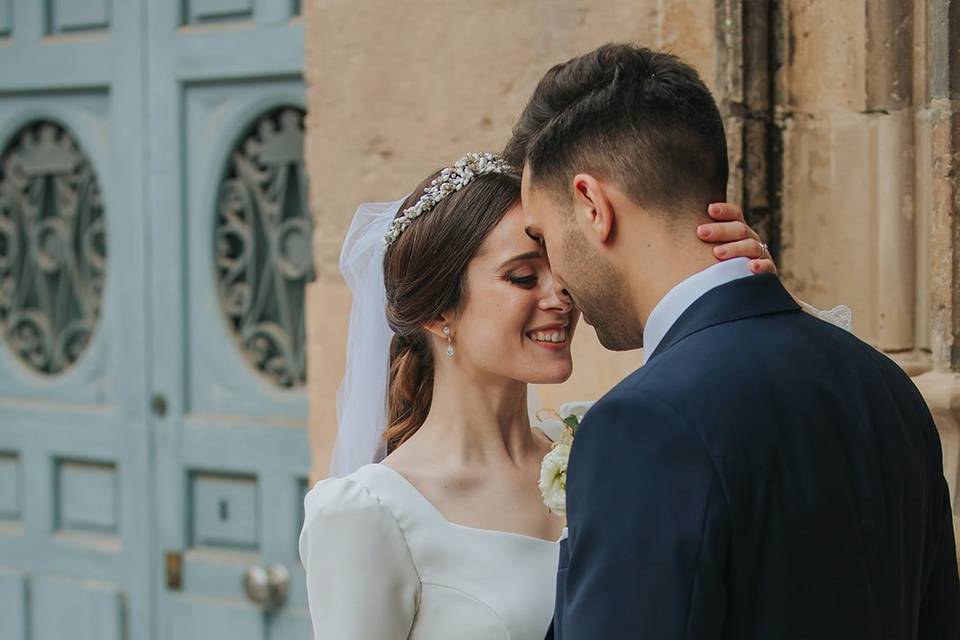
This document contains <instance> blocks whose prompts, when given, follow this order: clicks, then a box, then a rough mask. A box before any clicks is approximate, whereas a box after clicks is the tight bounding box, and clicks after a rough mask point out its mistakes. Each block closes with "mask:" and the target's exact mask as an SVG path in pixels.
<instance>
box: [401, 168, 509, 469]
mask: <svg viewBox="0 0 960 640" xmlns="http://www.w3.org/2000/svg"><path fill="white" fill-rule="evenodd" d="M439 174H440V172H439V171H437V172H435V173H433V174H432V175H430V176H429V177H427V179H426V180H424V181H423V182H422V183H421V184H420V185H419V186H418V187H417V188H416V189H414V191H413V193H411V195H410V196H409V197H408V198H407V200H406V201H405V202H404V203H403V205H402V206H401V207H400V212H403V210H404V209H406V208H408V207H411V206H413V205H414V204H416V202H417V200H418V199H419V198H420V196H421V195H422V194H423V190H424V189H425V188H426V187H428V186H429V185H430V181H431V180H433V179H434V178H436V177H437V176H438V175H439ZM519 200H520V178H519V177H518V176H516V175H512V174H507V173H489V174H484V175H480V176H477V177H476V178H474V179H473V180H472V181H471V182H470V183H469V184H467V185H466V186H465V187H463V188H461V189H460V190H459V191H456V192H454V193H452V194H451V195H448V196H446V197H445V198H444V199H443V200H441V201H440V202H439V203H438V204H437V205H436V206H435V207H434V208H433V209H432V210H431V211H429V212H428V213H425V214H423V216H421V217H420V218H417V220H415V221H414V222H413V224H411V225H410V227H409V228H408V229H407V230H406V231H404V232H403V234H401V236H400V237H399V238H398V239H397V240H396V241H395V242H394V243H393V244H391V245H390V247H388V248H387V250H386V252H385V254H384V258H383V282H384V285H385V287H386V290H387V321H388V322H389V323H390V328H391V329H393V331H394V334H395V335H394V337H393V341H392V342H391V343H390V385H389V389H388V393H387V430H386V434H385V436H384V437H385V438H386V443H387V452H388V453H389V452H391V451H393V450H394V449H396V448H397V447H399V446H400V445H401V444H403V443H404V442H406V441H407V440H408V439H409V438H410V437H411V436H412V435H413V434H414V433H416V432H417V429H419V428H420V426H421V425H422V424H423V422H424V420H426V418H427V414H428V413H429V412H430V405H431V403H432V401H433V372H434V360H433V358H434V354H433V351H432V350H431V348H430V341H429V340H428V338H427V331H426V329H424V325H426V324H428V323H430V322H434V321H436V320H437V319H439V318H440V317H441V316H442V315H443V314H445V313H450V312H456V311H458V310H460V308H461V306H462V305H463V301H464V299H465V298H466V293H467V291H466V285H467V283H466V274H467V265H468V264H469V263H470V261H471V260H472V259H473V258H474V256H476V255H477V252H478V251H479V250H480V246H481V245H482V244H483V241H484V240H485V239H486V237H487V235H489V234H490V232H491V231H492V230H493V228H494V227H495V226H496V225H497V223H499V222H500V220H501V219H502V218H503V216H504V214H506V213H507V211H509V210H510V208H511V207H512V206H513V205H514V204H515V203H517V202H519Z"/></svg>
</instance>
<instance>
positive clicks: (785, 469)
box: [548, 276, 960, 640]
mask: <svg viewBox="0 0 960 640" xmlns="http://www.w3.org/2000/svg"><path fill="white" fill-rule="evenodd" d="M567 507H568V520H569V522H568V528H569V538H568V539H567V540H566V541H564V543H563V544H562V545H561V550H560V556H561V559H560V567H559V572H558V578H557V603H556V612H555V617H554V626H553V627H552V629H551V634H553V637H555V638H556V640H588V639H589V640H597V639H601V638H602V639H607V638H644V639H650V640H673V639H685V640H694V639H696V640H699V639H706V638H710V639H720V638H724V639H735V640H750V639H761V638H763V639H765V640H766V639H770V640H774V639H775V640H794V639H796V640H800V639H804V640H831V639H836V640H841V639H842V640H851V639H853V638H870V639H878V640H879V639H884V640H893V639H896V640H901V639H903V640H906V639H910V640H914V639H922V640H927V639H929V640H955V639H958V638H960V582H958V578H957V562H956V552H955V545H954V537H953V520H952V515H951V509H950V500H949V494H948V491H947V485H946V482H945V481H944V477H943V469H942V462H941V450H940V440H939V437H938V434H937V431H936V428H935V426H934V424H933V420H932V418H931V416H930V413H929V411H928V410H927V407H926V404H925V403H924V401H923V398H922V397H921V396H920V394H919V393H918V391H917V389H916V388H915V387H914V385H913V383H912V382H911V381H910V379H909V378H908V377H907V376H906V375H905V374H904V373H903V372H902V371H901V370H900V368H899V367H898V366H897V365H896V364H894V363H893V362H891V361H890V360H889V359H888V358H886V357H885V356H883V355H882V354H881V353H879V352H878V351H876V350H874V349H873V348H871V347H870V346H868V345H866V344H864V343H862V342H861V341H859V340H858V339H857V338H856V337H854V336H853V335H852V334H850V333H848V332H846V331H844V330H842V329H839V328H836V327H834V326H832V325H829V324H827V323H825V322H822V321H820V320H818V319H816V318H814V317H812V316H810V315H808V314H806V313H803V312H801V311H800V309H799V307H798V306H797V304H796V303H795V301H794V300H793V299H792V298H791V297H790V296H789V294H788V293H787V292H786V291H785V290H784V289H783V287H782V286H781V284H780V282H779V280H778V279H777V278H776V277H774V276H754V277H749V278H745V279H742V280H736V281H734V282H731V283H728V284H726V285H723V286H720V287H717V288H716V289H714V290H712V291H710V292H709V293H707V294H706V295H704V296H703V297H702V298H700V299H699V300H697V301H696V302H695V303H694V304H693V305H692V306H691V307H690V308H688V309H687V310H686V312H684V314H683V315H682V316H681V317H680V318H679V320H678V321H677V322H676V323H675V324H674V326H673V327H672V328H671V329H670V331H669V332H668V333H667V335H666V336H665V337H664V340H663V341H662V342H661V344H660V346H659V347H658V348H657V350H656V352H655V353H654V354H653V355H652V357H651V358H650V359H649V360H648V362H647V364H646V365H645V366H644V367H643V368H642V369H640V370H638V371H636V372H635V373H633V374H632V375H631V376H629V377H628V378H627V379H625V380H624V381H623V382H622V383H620V384H619V385H618V386H617V387H615V388H614V389H613V390H612V391H611V392H610V393H609V394H607V395H606V396H604V398H603V399H601V400H600V401H599V402H598V403H597V404H596V405H595V406H594V407H593V409H591V411H590V412H589V413H588V414H587V416H586V418H585V419H584V421H583V424H582V426H581V428H580V430H579V431H578V433H577V437H576V440H575V441H574V446H573V452H572V454H571V458H570V464H569V470H568V480H567ZM548 637H551V636H548Z"/></svg>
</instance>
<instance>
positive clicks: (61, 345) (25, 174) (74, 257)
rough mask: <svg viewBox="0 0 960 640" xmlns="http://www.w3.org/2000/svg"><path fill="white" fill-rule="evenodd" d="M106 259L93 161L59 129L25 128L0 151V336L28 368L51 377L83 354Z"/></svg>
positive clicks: (43, 124)
mask: <svg viewBox="0 0 960 640" xmlns="http://www.w3.org/2000/svg"><path fill="white" fill-rule="evenodd" d="M106 258H107V238H106V221H105V218H104V212H103V198H102V196H101V194H100V187H99V185H98V184H97V178H96V175H95V174H94V171H93V167H92V166H91V164H90V161H89V160H88V159H87V157H86V156H85V155H84V153H83V151H82V150H81V149H80V146H79V145H78V144H77V142H76V141H75V140H74V139H73V138H72V137H71V136H70V134H69V133H67V131H66V130H64V128H63V127H61V126H60V125H58V124H55V123H53V122H47V121H38V122H33V123H30V124H28V125H26V126H24V127H22V128H21V129H20V130H19V131H18V132H17V133H16V134H15V135H14V136H13V137H12V138H11V140H10V142H9V143H8V144H7V145H6V147H4V149H3V152H2V153H0V334H2V336H3V339H4V342H5V343H6V345H7V347H8V348H9V349H10V350H11V351H12V352H13V353H14V354H15V355H16V356H17V358H19V359H20V360H21V361H23V362H24V363H25V364H26V365H27V366H28V367H30V368H31V369H33V370H34V371H36V372H38V373H41V374H46V375H53V374H57V373H60V372H62V371H64V370H65V369H67V368H68V367H69V366H70V365H72V364H73V363H74V362H76V361H77V359H78V358H79V357H80V355H81V354H82V353H83V351H84V349H85V348H86V347H87V345H88V344H89V342H90V339H91V337H92V336H93V332H94V329H95V328H96V324H97V319H98V318H99V315H100V303H101V300H102V298H103V287H104V277H105V270H106Z"/></svg>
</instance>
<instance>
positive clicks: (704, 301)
mask: <svg viewBox="0 0 960 640" xmlns="http://www.w3.org/2000/svg"><path fill="white" fill-rule="evenodd" d="M799 310H800V305H798V304H797V302H796V301H795V300H794V299H793V297H792V296H791V295H790V294H789V293H788V292H787V290H786V289H784V288H783V285H782V284H781V283H780V279H779V278H778V277H777V276H775V275H772V274H763V275H758V276H753V277H750V278H741V279H738V280H734V281H733V282H728V283H727V284H723V285H720V286H718V287H716V288H714V289H712V290H710V291H708V292H707V293H705V294H704V295H703V296H701V297H700V298H699V299H698V300H697V301H695V302H694V303H693V304H691V305H690V306H689V307H688V308H687V310H686V311H684V312H683V314H682V315H681V316H680V317H679V318H678V319H677V321H676V322H674V323H673V326H672V327H670V330H669V331H667V333H666V335H665V336H664V337H663V339H662V340H661V341H660V343H659V344H658V345H657V346H656V347H655V348H654V351H653V353H652V354H651V356H650V357H649V358H647V359H646V361H647V362H649V361H650V360H653V359H654V358H656V357H657V356H658V355H660V354H661V353H663V352H664V351H666V350H667V349H669V348H670V347H672V346H673V345H675V344H676V343H678V342H680V341H681V340H683V339H684V338H686V337H687V336H689V335H691V334H693V333H696V332H697V331H700V330H702V329H706V328H708V327H713V326H716V325H719V324H726V323H728V322H735V321H737V320H743V319H745V318H753V317H757V316H765V315H770V314H772V313H781V312H784V311H799Z"/></svg>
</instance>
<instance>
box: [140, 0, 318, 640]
mask: <svg viewBox="0 0 960 640" xmlns="http://www.w3.org/2000/svg"><path fill="white" fill-rule="evenodd" d="M148 7H149V8H148V15H147V24H148V25H149V26H148V30H149V37H148V48H147V51H148V53H147V58H148V65H147V68H146V73H147V76H148V77H149V95H148V103H149V112H150V114H151V115H150V126H149V132H150V139H149V141H148V146H149V148H150V158H151V170H150V172H149V175H150V181H149V187H148V189H149V192H150V211H149V213H148V218H149V223H148V224H149V233H148V236H149V239H150V241H149V253H150V263H151V268H150V274H151V277H152V280H151V282H150V287H149V288H150V292H151V307H152V313H151V317H152V322H153V330H152V342H151V354H150V358H149V360H150V364H151V370H150V380H151V387H152V388H151V391H150V393H151V396H152V404H153V406H154V411H155V424H156V428H155V443H156V451H155V456H156V464H157V479H156V485H155V494H156V500H157V502H156V514H157V517H156V535H157V538H158V549H157V551H158V553H157V554H156V555H155V557H154V559H153V560H154V563H155V569H156V572H157V574H158V575H159V576H160V577H161V580H160V583H159V584H158V585H157V587H158V590H157V593H158V598H157V607H158V614H159V615H158V620H159V636H158V637H159V638H161V639H163V640H189V639H192V638H197V639H200V638H203V639H206V638H211V637H222V638H230V639H231V640H242V639H245V638H250V639H251V640H254V639H256V640H262V639H265V638H274V639H277V640H282V639H285V638H308V637H310V627H309V619H308V614H307V610H306V598H305V594H304V579H303V574H302V570H301V569H300V564H299V561H298V559H297V552H296V542H297V535H298V533H299V527H300V523H301V521H302V516H301V510H302V497H303V494H304V492H305V489H306V477H307V471H308V467H309V447H308V443H307V436H306V430H305V428H304V426H305V423H306V415H307V404H306V397H305V393H304V378H305V360H304V348H303V346H304V326H303V319H304V308H303V291H304V285H305V284H306V282H307V281H308V280H309V279H310V278H311V277H312V269H311V264H312V261H311V251H310V247H311V243H310V225H309V216H308V215H307V210H306V183H305V179H304V172H303V114H304V85H303V80H302V75H301V72H302V67H303V27H302V24H301V20H300V18H299V6H298V4H297V3H294V2H291V1H290V0H184V1H183V2H151V3H149V5H148ZM245 580H248V581H250V584H249V585H248V588H245Z"/></svg>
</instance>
